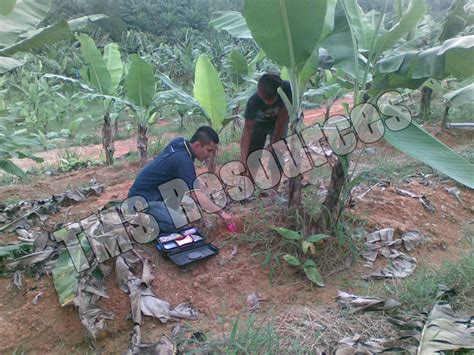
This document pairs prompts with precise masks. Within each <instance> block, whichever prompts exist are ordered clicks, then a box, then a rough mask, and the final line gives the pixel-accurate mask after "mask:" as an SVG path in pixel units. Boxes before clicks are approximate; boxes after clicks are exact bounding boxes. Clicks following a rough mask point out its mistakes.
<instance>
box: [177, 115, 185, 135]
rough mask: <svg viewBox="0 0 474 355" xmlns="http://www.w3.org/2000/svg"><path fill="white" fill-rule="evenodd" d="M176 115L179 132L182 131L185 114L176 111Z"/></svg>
mask: <svg viewBox="0 0 474 355" xmlns="http://www.w3.org/2000/svg"><path fill="white" fill-rule="evenodd" d="M178 115H179V130H180V131H184V115H185V114H184V113H181V112H179V111H178Z"/></svg>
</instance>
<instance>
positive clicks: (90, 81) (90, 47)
mask: <svg viewBox="0 0 474 355" xmlns="http://www.w3.org/2000/svg"><path fill="white" fill-rule="evenodd" d="M76 38H77V40H78V41H79V42H80V44H81V53H82V57H83V59H84V62H85V65H84V66H83V67H82V69H81V70H80V74H81V78H82V80H77V79H72V78H68V77H65V76H61V75H53V74H46V75H44V76H45V77H46V78H53V79H59V80H62V81H68V82H72V83H74V84H76V85H78V86H79V87H80V88H81V90H82V91H83V95H82V97H83V98H84V99H87V100H96V99H100V100H102V104H103V112H104V116H103V120H104V123H103V125H102V146H103V147H104V151H105V161H106V164H107V165H112V164H113V159H114V151H115V148H114V141H113V129H112V118H111V110H112V108H113V105H114V103H122V104H125V105H129V104H130V103H129V102H128V101H126V100H122V99H120V98H119V97H118V96H117V95H118V93H119V86H120V81H121V78H122V74H123V63H122V59H121V57H120V51H119V48H118V45H117V44H116V43H109V44H107V45H106V46H105V47H104V54H103V55H102V54H101V53H100V51H99V49H98V48H97V46H96V45H95V42H94V40H93V39H92V38H90V37H89V36H88V35H86V34H78V35H77V36H76Z"/></svg>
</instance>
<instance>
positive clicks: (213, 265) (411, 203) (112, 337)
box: [0, 105, 474, 354]
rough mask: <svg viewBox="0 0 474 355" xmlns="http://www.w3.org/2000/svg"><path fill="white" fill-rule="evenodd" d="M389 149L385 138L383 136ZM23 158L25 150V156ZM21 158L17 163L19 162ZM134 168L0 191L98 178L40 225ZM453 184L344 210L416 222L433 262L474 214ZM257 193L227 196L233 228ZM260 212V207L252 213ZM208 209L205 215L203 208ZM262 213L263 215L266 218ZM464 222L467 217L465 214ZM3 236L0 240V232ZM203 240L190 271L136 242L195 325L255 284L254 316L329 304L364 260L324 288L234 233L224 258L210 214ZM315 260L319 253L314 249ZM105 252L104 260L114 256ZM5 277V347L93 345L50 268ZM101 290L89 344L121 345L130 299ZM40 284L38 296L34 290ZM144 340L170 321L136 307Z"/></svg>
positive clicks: (375, 222) (217, 328) (20, 192)
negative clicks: (277, 265)
mask: <svg viewBox="0 0 474 355" xmlns="http://www.w3.org/2000/svg"><path fill="white" fill-rule="evenodd" d="M333 112H338V113H339V112H340V113H342V107H341V106H340V105H336V106H335V108H334V110H333V111H332V113H333ZM323 115H324V110H323V109H321V110H316V111H313V112H311V114H309V115H307V117H308V122H306V123H308V124H309V123H313V122H316V121H317V120H320V119H321V117H322V116H323ZM439 138H440V139H442V140H446V141H447V142H448V143H454V144H455V142H453V141H455V140H456V139H454V138H452V137H451V135H450V134H444V133H441V135H440V137H439ZM135 145H136V144H135V140H134V139H133V138H131V139H128V140H126V141H122V142H116V148H117V153H116V154H117V155H121V154H125V153H126V152H127V151H129V150H133V149H135V148H134V147H135ZM377 147H378V148H380V149H385V150H386V152H387V156H388V157H389V156H390V152H391V148H388V147H385V146H383V145H382V144H379V145H378V146H377ZM101 149H102V148H101V145H98V146H90V147H85V148H84V152H85V153H84V154H86V156H90V157H96V156H97V157H98V156H99V155H100V154H101V153H100V151H101ZM55 154H57V152H46V154H45V155H44V157H45V158H47V159H49V160H53V161H55V159H56V157H55ZM25 162H26V160H25ZM22 167H23V168H25V167H26V166H22ZM138 170H139V166H138V163H135V162H123V163H122V164H121V165H120V166H112V167H103V166H102V167H92V168H89V169H86V170H80V171H75V172H71V173H67V174H62V175H58V176H44V175H39V176H36V177H35V178H34V180H33V181H32V182H31V183H30V184H28V185H23V184H18V185H10V186H4V187H1V188H0V200H1V201H4V200H11V199H38V198H44V197H49V196H50V195H51V194H53V193H58V192H62V191H65V190H67V189H70V188H75V187H77V186H83V185H85V184H87V183H88V181H89V180H90V179H91V178H94V179H95V180H96V181H97V182H99V183H103V184H105V185H106V191H105V193H104V194H102V195H101V196H100V197H91V198H89V199H88V200H87V201H86V202H83V203H79V204H76V205H73V206H72V207H69V208H67V209H66V208H65V209H63V210H62V211H61V213H59V214H57V215H55V216H52V217H51V218H50V220H49V221H48V226H49V228H51V229H54V223H56V222H59V221H64V220H67V221H78V220H80V219H82V218H85V217H87V216H88V215H90V214H91V213H94V212H96V211H97V209H99V208H100V207H102V206H103V205H104V204H105V203H106V202H108V201H110V200H120V199H124V198H125V197H126V195H127V192H128V189H129V187H130V185H131V183H132V182H133V179H134V177H135V176H136V173H137V172H138ZM452 186H454V183H453V182H450V181H448V182H439V181H438V180H436V181H435V182H433V184H428V186H425V185H423V184H421V183H419V182H418V181H415V180H412V181H410V182H406V183H404V182H402V183H400V184H399V185H397V186H389V187H385V188H384V187H380V186H377V187H374V188H373V189H372V190H371V191H370V192H369V193H367V194H366V195H365V196H364V197H363V198H361V199H358V198H357V197H355V198H354V201H355V204H354V205H353V207H351V208H350V209H349V212H350V213H351V214H352V215H355V216H357V217H358V218H360V219H362V220H364V221H365V223H366V226H365V228H366V230H368V231H372V230H375V229H378V228H386V227H394V228H396V230H397V233H400V232H403V231H408V230H420V231H421V232H422V233H423V234H424V235H425V236H426V237H427V238H428V242H427V243H426V244H424V245H423V246H421V247H420V248H419V249H417V250H416V251H414V252H413V253H412V255H413V256H415V257H416V258H417V260H418V264H419V265H430V266H437V265H440V264H441V263H442V262H443V261H445V260H455V259H457V258H459V256H460V255H462V254H463V253H465V252H466V241H465V238H466V236H467V234H468V228H469V223H471V222H472V221H473V219H474V213H473V206H474V193H473V192H472V191H470V190H468V189H466V188H463V187H459V189H460V190H461V199H462V201H463V204H461V203H460V202H459V201H458V200H457V199H456V198H455V197H453V196H452V195H449V194H448V192H447V191H446V190H445V189H444V188H445V187H452ZM395 187H398V188H401V189H404V190H409V191H411V192H413V193H416V194H423V195H425V196H426V197H427V198H428V200H429V201H430V202H431V203H432V204H433V205H434V206H435V212H434V213H431V212H429V211H427V210H426V209H425V208H424V207H423V206H422V205H421V203H420V202H419V201H418V200H417V199H414V198H408V197H403V196H400V195H398V194H397V193H396V191H395ZM256 203H258V202H252V203H248V204H247V205H244V206H236V207H235V208H234V207H233V208H234V210H233V212H234V213H236V214H237V215H238V216H239V226H238V227H239V231H238V232H242V231H243V230H245V231H246V232H247V233H248V232H249V231H251V228H252V225H251V223H252V221H253V220H254V219H255V218H256V217H257V218H258V217H259V216H258V215H257V216H256V215H255V213H258V212H254V211H255V210H252V211H246V209H247V208H250V207H252V206H254V205H253V204H256ZM260 217H261V218H266V216H265V215H262V216H260ZM209 218H211V219H212V217H209ZM270 223H271V221H269V226H270ZM471 227H472V224H471ZM8 237H10V236H6V239H3V237H2V239H3V241H5V240H9V238H8ZM208 238H209V241H210V242H211V243H213V244H215V245H216V246H218V247H219V248H220V252H219V254H218V255H217V256H216V257H214V258H211V259H209V260H207V261H204V262H200V263H197V264H196V265H195V266H194V267H193V269H192V270H191V271H188V272H183V271H181V270H180V269H179V268H177V267H176V266H175V265H173V264H171V263H170V262H169V261H167V260H164V259H163V258H162V257H161V256H160V255H159V254H158V252H156V250H155V249H154V246H153V245H147V246H141V247H140V248H142V249H143V252H144V253H145V255H147V257H148V258H149V259H150V260H151V261H152V264H153V265H154V276H155V280H154V281H153V284H152V287H153V289H154V292H155V294H156V295H157V296H158V297H160V298H162V299H165V300H167V301H168V302H170V303H171V304H172V305H177V304H178V303H183V302H189V303H191V304H192V305H193V306H194V307H195V308H196V309H197V310H198V312H199V314H200V318H199V320H198V321H194V322H188V321H181V322H180V324H186V325H188V326H190V327H192V328H193V329H198V330H200V331H203V332H212V333H215V334H217V333H218V334H221V333H222V332H223V331H225V330H226V329H228V328H229V327H230V324H231V321H233V320H234V319H235V317H236V316H238V315H244V316H246V315H248V314H249V310H248V305H247V304H246V297H247V295H248V294H250V293H252V292H255V291H258V292H259V293H260V294H261V295H262V298H263V299H264V301H263V302H262V309H261V310H259V311H257V316H258V317H261V318H264V317H266V316H267V315H268V314H271V313H275V314H279V313H280V312H283V311H284V310H285V309H286V308H287V307H288V306H289V305H292V306H297V305H301V306H311V305H316V304H317V305H320V306H321V305H322V306H325V307H334V306H335V300H334V299H335V296H336V291H337V290H338V289H343V290H344V291H347V292H350V291H352V290H353V287H352V285H353V282H354V281H355V280H358V279H359V277H360V275H361V273H362V272H363V271H367V270H363V268H362V267H361V265H360V264H359V263H357V264H356V265H354V266H353V267H352V269H350V270H346V271H341V272H339V273H337V274H336V275H334V276H332V277H330V278H328V279H327V280H326V281H327V286H326V287H324V288H316V287H312V286H311V285H310V284H309V282H308V281H307V280H306V279H305V278H304V277H302V275H300V274H298V273H297V272H295V271H294V270H292V269H288V270H287V272H286V274H285V275H287V276H286V278H284V279H279V280H278V282H274V283H272V282H270V277H269V270H268V269H266V268H263V267H262V265H261V259H259V258H256V257H254V256H253V254H254V253H255V252H256V251H261V250H257V249H256V248H255V245H253V244H252V243H247V244H243V243H239V244H238V246H237V247H238V252H237V255H236V256H235V257H234V258H232V259H230V260H228V261H227V262H225V263H224V261H226V260H227V259H228V257H229V255H230V254H231V251H232V247H233V245H234V244H235V241H236V240H237V239H234V238H238V237H236V236H232V235H230V234H229V233H228V232H226V231H225V229H224V228H223V227H222V226H221V225H219V224H217V225H216V227H215V228H214V229H212V230H211V232H210V233H209V235H208ZM322 260H324V257H323V256H322ZM113 262H114V260H110V261H108V263H113ZM9 284H10V279H9V278H5V277H2V278H0V290H1V291H0V334H2V337H1V339H0V352H2V353H7V352H8V353H11V352H12V351H14V350H15V349H21V350H26V351H32V352H34V353H57V354H60V353H69V352H73V351H78V352H81V353H83V352H87V351H91V350H92V348H91V347H90V345H89V342H88V341H86V340H85V337H84V335H85V329H84V327H83V325H82V324H81V322H80V320H79V316H78V313H77V310H75V309H74V308H73V307H65V308H61V306H60V305H59V302H58V299H57V295H56V292H55V290H54V287H53V284H52V278H51V277H50V276H46V277H42V278H40V279H38V280H37V279H35V278H33V277H32V276H31V275H28V273H27V274H26V276H25V278H24V282H23V287H22V289H21V290H17V291H11V290H9V289H8V286H9ZM106 287H107V294H108V295H109V299H102V300H101V301H100V302H101V304H102V305H103V306H104V307H105V308H108V309H111V310H113V312H114V314H115V319H114V320H112V321H108V323H107V324H108V330H107V332H106V333H104V334H102V335H101V337H99V339H97V341H96V346H97V348H100V349H103V351H105V352H107V353H109V352H122V351H123V350H125V349H126V348H127V347H128V345H129V341H130V333H131V330H132V327H133V324H132V321H131V320H129V319H127V316H128V314H129V313H130V301H129V298H128V296H127V295H126V294H124V293H123V292H122V291H120V290H119V289H118V287H117V286H116V284H115V275H111V276H109V277H108V279H107V281H106ZM39 292H43V295H42V296H41V297H40V299H39V302H38V303H37V304H33V299H34V297H35V296H36V295H37V294H38V293H39ZM145 318H146V319H145V325H144V331H143V333H144V334H145V335H144V337H145V340H150V341H152V340H154V341H156V340H157V339H158V338H159V336H160V335H161V334H162V333H169V331H170V329H171V327H172V326H173V325H174V324H176V322H170V323H168V324H161V323H160V322H159V321H158V320H155V319H151V318H149V317H145Z"/></svg>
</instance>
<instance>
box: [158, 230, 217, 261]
mask: <svg viewBox="0 0 474 355" xmlns="http://www.w3.org/2000/svg"><path fill="white" fill-rule="evenodd" d="M157 240H158V242H157V244H156V248H157V249H158V250H159V251H160V252H161V253H162V254H164V255H165V256H166V257H168V258H169V259H170V260H171V261H173V262H174V263H175V264H176V265H179V266H184V265H188V264H191V263H193V262H195V261H198V260H203V259H207V258H209V257H211V256H213V255H216V254H217V253H219V249H218V248H217V247H216V246H214V245H212V244H210V243H206V242H205V240H206V238H205V237H204V236H203V235H202V234H201V233H200V232H199V230H198V229H197V228H196V227H188V228H185V229H182V230H180V231H178V232H176V233H170V234H162V235H160V236H159V237H158V238H157Z"/></svg>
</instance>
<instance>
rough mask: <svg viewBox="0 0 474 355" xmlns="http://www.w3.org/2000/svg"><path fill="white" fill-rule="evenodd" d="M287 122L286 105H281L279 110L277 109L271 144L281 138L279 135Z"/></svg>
mask: <svg viewBox="0 0 474 355" xmlns="http://www.w3.org/2000/svg"><path fill="white" fill-rule="evenodd" d="M287 124H288V110H287V109H286V107H282V108H281V109H280V111H278V116H277V119H276V123H275V132H274V133H273V138H272V143H271V144H273V143H275V142H278V141H279V140H280V139H281V135H282V133H283V131H284V128H285V127H286V125H287Z"/></svg>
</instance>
